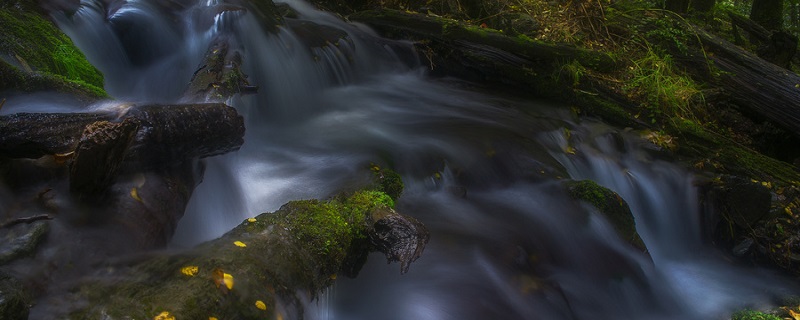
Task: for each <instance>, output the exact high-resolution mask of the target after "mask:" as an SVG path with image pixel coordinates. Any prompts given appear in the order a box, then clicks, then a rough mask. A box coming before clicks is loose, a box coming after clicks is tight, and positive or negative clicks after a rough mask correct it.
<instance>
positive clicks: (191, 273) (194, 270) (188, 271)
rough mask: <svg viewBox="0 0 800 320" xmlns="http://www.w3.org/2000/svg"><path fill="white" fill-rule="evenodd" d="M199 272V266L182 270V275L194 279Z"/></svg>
mask: <svg viewBox="0 0 800 320" xmlns="http://www.w3.org/2000/svg"><path fill="white" fill-rule="evenodd" d="M197 272H198V268H197V266H186V267H183V268H181V273H183V274H185V275H187V276H190V277H194V276H195V275H196V274H197Z"/></svg>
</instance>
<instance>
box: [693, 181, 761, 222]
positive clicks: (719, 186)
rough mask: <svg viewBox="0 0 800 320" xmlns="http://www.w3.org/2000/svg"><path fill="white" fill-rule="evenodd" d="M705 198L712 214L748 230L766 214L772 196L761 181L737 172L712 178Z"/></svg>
mask: <svg viewBox="0 0 800 320" xmlns="http://www.w3.org/2000/svg"><path fill="white" fill-rule="evenodd" d="M706 201H707V203H708V204H709V205H710V207H711V210H712V215H713V216H717V217H719V218H721V219H722V221H723V223H726V224H728V225H731V224H732V225H734V226H735V227H737V228H740V229H741V230H750V229H752V227H753V226H754V225H755V223H756V222H758V221H759V220H761V219H763V218H766V217H767V216H768V215H769V212H770V204H771V201H772V196H771V194H770V191H769V189H767V188H766V187H764V186H763V185H761V184H760V183H756V182H753V181H751V180H748V179H744V178H740V177H736V176H721V177H720V178H719V179H718V180H715V181H714V182H712V185H711V186H710V188H709V190H708V192H707V193H706ZM721 229H730V228H721ZM732 236H733V235H732Z"/></svg>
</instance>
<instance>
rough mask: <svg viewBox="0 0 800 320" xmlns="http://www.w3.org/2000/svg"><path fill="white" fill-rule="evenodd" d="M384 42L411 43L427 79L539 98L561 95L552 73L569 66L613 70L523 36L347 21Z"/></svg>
mask: <svg viewBox="0 0 800 320" xmlns="http://www.w3.org/2000/svg"><path fill="white" fill-rule="evenodd" d="M348 18H349V19H350V20H354V21H359V22H363V23H366V24H367V25H369V26H371V27H373V28H375V29H376V30H377V31H378V32H380V33H381V34H382V35H384V36H387V37H389V38H400V39H411V40H415V41H417V49H418V52H419V53H420V57H421V58H423V59H424V60H425V62H426V63H427V64H428V65H429V66H430V69H431V71H432V72H433V74H439V75H450V76H458V77H461V78H465V79H468V80H473V81H478V82H481V83H488V84H492V83H493V84H496V85H502V86H511V87H515V88H524V90H525V91H526V92H530V91H531V90H533V91H534V92H533V93H535V94H538V95H540V96H543V97H552V96H555V95H560V94H563V93H564V92H566V91H565V88H563V87H560V88H559V87H557V86H555V85H554V81H553V78H552V75H553V74H554V71H555V70H556V68H557V67H558V66H559V65H561V64H563V63H566V62H569V61H578V62H579V63H580V64H582V65H584V66H586V67H588V68H592V69H594V70H599V71H608V70H612V69H615V68H616V67H617V66H618V65H617V61H616V60H615V59H614V58H613V57H612V56H610V55H609V54H607V53H604V52H599V51H593V50H590V49H584V48H579V47H576V46H572V45H567V44H556V43H548V42H543V41H536V40H533V39H530V38H528V37H526V36H524V35H518V36H516V37H510V36H507V35H505V34H503V33H502V32H500V31H497V30H492V29H489V28H481V27H477V26H470V25H467V24H465V23H463V22H459V21H456V20H451V19H445V18H439V17H431V16H427V15H423V14H417V13H408V12H402V11H396V10H388V9H385V10H375V11H362V12H357V13H354V14H351V15H350V16H348Z"/></svg>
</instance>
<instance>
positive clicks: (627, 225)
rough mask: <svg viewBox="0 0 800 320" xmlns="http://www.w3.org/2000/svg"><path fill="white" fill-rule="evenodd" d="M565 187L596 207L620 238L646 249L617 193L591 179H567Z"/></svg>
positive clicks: (575, 196) (580, 199)
mask: <svg viewBox="0 0 800 320" xmlns="http://www.w3.org/2000/svg"><path fill="white" fill-rule="evenodd" d="M566 187H567V192H568V193H569V195H570V196H571V197H572V198H573V199H575V200H579V201H584V202H586V203H588V204H590V205H592V206H594V207H595V208H597V210H598V211H599V212H600V213H602V214H603V216H604V217H605V218H606V220H608V222H609V223H611V225H612V226H614V229H615V230H616V231H617V234H619V236H620V237H621V238H622V239H624V240H625V241H628V243H630V244H632V245H634V246H635V247H637V248H639V249H642V250H646V248H645V245H644V242H643V241H642V238H641V237H639V233H638V232H636V222H635V221H634V217H633V214H632V213H631V209H630V207H628V203H627V202H625V199H622V197H620V195H619V194H617V193H616V192H614V191H611V190H609V189H608V188H605V187H603V186H600V185H599V184H597V183H596V182H594V181H591V180H581V181H569V182H567V183H566Z"/></svg>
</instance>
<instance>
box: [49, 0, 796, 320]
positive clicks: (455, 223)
mask: <svg viewBox="0 0 800 320" xmlns="http://www.w3.org/2000/svg"><path fill="white" fill-rule="evenodd" d="M184 2H186V1H184ZM280 3H281V4H284V5H288V6H290V7H291V8H292V10H294V11H295V12H296V14H297V18H294V19H293V20H292V21H291V23H295V24H296V26H300V27H298V28H302V27H303V26H304V24H305V26H308V25H310V24H313V25H317V26H322V28H330V29H331V30H334V31H335V32H339V33H341V34H343V35H345V36H343V37H341V38H339V39H338V40H336V41H335V42H332V43H329V44H327V45H324V46H317V47H312V48H309V47H308V45H307V44H306V43H305V42H304V40H308V39H304V38H303V37H302V35H300V34H299V31H297V30H299V29H297V28H295V29H293V28H291V27H289V23H287V26H281V27H279V28H278V29H277V31H276V32H274V33H270V32H265V31H264V30H263V28H261V27H260V21H259V20H258V19H257V18H256V16H255V15H253V14H251V13H250V12H247V11H240V10H222V11H220V10H215V8H217V7H218V6H220V5H221V4H220V3H218V2H217V1H213V0H210V1H198V2H197V3H194V4H191V5H185V6H183V7H180V8H166V7H165V6H161V5H159V2H158V1H156V0H152V1H146V0H137V1H132V0H130V1H126V2H124V3H123V4H121V5H120V6H119V7H118V8H113V9H109V7H108V6H106V5H105V4H103V2H101V1H99V0H83V1H82V7H81V9H80V10H79V11H78V12H76V13H75V14H74V15H72V16H66V15H64V14H55V18H56V20H57V21H58V22H59V26H60V27H61V28H62V29H63V30H64V31H65V32H66V33H67V34H68V35H69V36H70V37H71V38H72V39H73V41H75V43H76V44H77V45H78V46H79V47H80V48H81V49H82V50H83V51H84V52H85V53H86V55H87V57H88V58H89V59H90V61H91V62H92V63H93V64H94V65H95V66H97V67H98V68H99V69H100V70H101V71H102V72H103V73H104V75H105V76H106V89H107V90H108V92H109V93H111V94H112V95H114V96H115V97H117V98H119V99H122V100H129V101H135V102H175V101H179V100H180V99H182V92H183V91H184V90H185V87H186V83H188V81H189V79H191V77H192V74H193V72H194V71H195V70H196V68H197V66H198V64H200V62H201V61H202V58H203V56H204V54H205V50H206V49H207V47H208V45H209V44H210V43H211V42H212V41H213V39H215V38H216V37H227V38H229V39H230V42H231V43H232V44H233V46H235V48H236V49H237V50H239V51H240V52H241V53H242V56H243V61H244V64H243V68H242V69H243V71H244V73H245V74H247V75H248V76H249V79H248V81H250V82H251V83H252V84H255V85H258V86H259V91H258V93H257V94H254V95H243V96H235V97H233V98H231V99H229V100H228V101H227V102H228V103H229V104H230V105H232V106H234V107H235V108H237V110H238V111H239V112H240V113H241V114H242V115H243V116H244V117H245V122H246V127H247V131H246V136H245V144H244V145H243V146H242V148H241V150H240V151H238V152H236V153H231V154H227V155H223V156H217V157H214V158H211V159H206V160H205V163H206V173H205V177H204V181H203V182H202V183H201V184H200V185H199V186H198V187H197V189H196V190H195V192H194V194H193V197H192V199H191V201H190V203H189V205H188V208H187V210H186V214H185V216H184V218H183V220H182V221H181V223H180V225H179V227H178V230H177V232H176V236H175V238H174V240H173V244H172V246H173V247H176V248H181V247H188V246H192V245H195V244H197V243H199V242H202V241H206V240H209V239H213V238H216V237H218V236H220V235H221V234H222V233H224V232H225V231H227V230H229V229H231V228H232V227H233V226H235V225H236V224H238V223H239V222H241V221H242V220H243V219H245V218H247V217H252V216H255V215H256V214H258V213H261V212H267V211H273V210H275V209H277V208H278V207H279V206H280V205H281V204H283V203H285V202H287V201H290V200H295V199H308V198H326V197H329V196H331V195H333V194H335V193H336V192H338V191H339V190H342V189H346V188H347V187H348V186H353V185H358V184H359V183H360V182H363V181H364V180H365V179H367V178H368V177H365V176H363V174H362V173H361V172H363V170H361V169H362V168H363V167H365V166H366V165H368V164H369V163H371V162H378V163H381V164H383V165H390V166H392V167H393V168H395V169H396V170H397V171H398V172H399V173H400V174H401V175H402V177H403V179H404V181H405V183H406V190H405V192H404V194H403V196H402V197H401V198H400V200H399V203H398V210H399V211H401V212H404V213H406V214H409V215H413V216H415V217H417V218H418V219H420V220H421V221H422V222H423V223H425V224H426V225H427V226H428V227H429V228H430V230H431V234H432V240H431V243H430V245H429V247H428V248H427V249H426V251H425V254H424V255H423V257H422V258H421V259H419V260H418V261H417V262H416V263H415V264H413V265H412V266H411V270H410V272H409V273H408V274H405V275H403V276H400V275H399V272H398V269H397V267H396V266H386V265H385V264H384V263H383V257H380V256H378V255H375V256H372V257H371V258H370V260H369V262H368V263H367V265H366V266H365V267H364V269H363V270H362V272H361V275H360V276H359V277H357V278H356V279H339V280H337V285H336V286H335V287H333V288H332V289H330V290H328V291H329V292H328V293H326V295H325V296H324V297H323V298H321V299H319V300H317V301H312V302H309V303H308V306H307V307H308V309H309V310H316V312H308V313H307V316H308V317H311V318H315V317H316V318H320V319H587V318H594V319H619V318H633V319H710V318H725V316H726V315H729V313H730V312H731V311H734V310H736V309H737V308H741V307H745V306H758V305H759V304H769V303H770V302H771V299H772V298H774V297H775V296H777V295H779V294H782V293H784V292H785V291H784V290H788V288H786V287H785V285H784V284H783V282H784V281H783V280H782V279H781V278H780V277H779V276H777V275H773V274H770V273H769V272H767V271H764V270H756V269H752V268H743V267H738V266H734V265H732V264H731V263H730V262H728V261H727V260H726V259H724V258H723V256H722V255H721V254H720V253H719V252H717V251H716V250H715V249H714V248H712V247H710V246H709V245H707V244H705V243H704V242H703V239H702V237H701V234H700V231H699V230H700V220H699V218H698V217H699V214H700V209H699V206H698V199H697V194H696V193H697V190H696V188H695V187H694V186H693V184H692V183H693V179H694V178H693V176H692V175H691V173H689V172H687V171H685V170H683V169H681V168H680V166H678V165H675V164H672V163H669V162H667V161H664V160H659V159H657V158H656V157H655V156H653V155H650V154H649V153H648V152H647V151H646V148H644V147H643V145H644V144H646V142H644V141H642V140H641V139H639V138H638V137H635V136H632V135H631V134H630V133H627V132H620V131H619V130H615V129H612V128H609V127H607V126H605V125H602V124H598V123H594V122H592V121H588V120H585V119H576V118H574V117H573V116H572V115H570V113H569V112H567V111H565V110H564V109H566V108H563V106H559V105H552V104H551V103H548V102H543V101H535V100H530V99H523V98H517V97H508V96H502V95H499V94H496V93H491V92H484V91H483V90H482V89H481V88H480V87H477V86H475V85H473V84H470V83H464V82H461V81H458V80H456V79H430V78H428V77H427V76H426V74H425V72H424V71H423V70H422V68H419V66H416V65H415V64H414V63H415V61H414V60H413V59H410V58H408V57H409V52H410V50H411V49H410V44H409V43H404V42H395V41H390V40H386V39H381V38H379V37H377V36H376V35H375V34H374V33H372V32H371V31H370V30H368V28H366V27H364V26H359V25H352V24H347V23H345V22H343V21H341V20H340V19H338V18H337V17H335V16H333V15H331V14H328V13H325V12H321V11H317V10H315V9H313V8H311V7H310V6H309V5H308V4H306V3H304V2H302V1H290V0H285V1H281V2H280ZM129 32H132V33H129ZM566 132H569V134H566ZM583 179H591V180H594V181H596V182H597V183H599V184H601V185H603V186H605V187H607V188H609V189H612V190H614V191H616V192H617V193H619V194H620V195H621V197H622V198H624V199H625V200H626V201H627V202H628V204H629V205H630V207H631V210H632V212H633V214H634V216H635V219H636V226H637V230H638V232H639V233H640V235H641V237H642V239H643V240H644V242H645V244H646V246H647V248H648V253H643V252H641V251H639V250H637V249H635V248H634V247H632V246H631V245H629V244H627V243H626V242H625V241H623V240H622V239H620V238H619V237H618V236H617V235H616V233H615V232H614V231H613V230H614V229H613V227H612V226H611V225H610V224H609V223H608V222H607V221H606V220H605V219H604V218H602V216H601V215H598V214H596V212H593V210H595V209H593V208H591V207H590V206H586V205H582V204H580V203H577V202H576V201H574V200H572V199H571V198H570V197H569V196H568V195H567V193H566V192H565V190H564V186H563V182H564V181H566V180H583Z"/></svg>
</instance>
